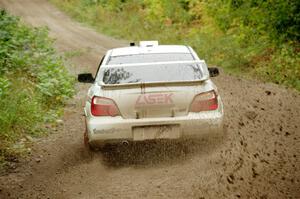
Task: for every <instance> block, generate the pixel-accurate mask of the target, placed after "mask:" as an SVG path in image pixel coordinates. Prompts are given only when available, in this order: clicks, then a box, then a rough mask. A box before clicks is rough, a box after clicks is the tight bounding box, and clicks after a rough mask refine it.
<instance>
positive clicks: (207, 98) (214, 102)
mask: <svg viewBox="0 0 300 199" xmlns="http://www.w3.org/2000/svg"><path fill="white" fill-rule="evenodd" d="M217 108H218V99H217V94H216V93H215V91H209V92H206V93H201V94H198V95H196V96H195V98H194V100H193V102H192V104H191V106H190V112H201V111H212V110H216V109H217Z"/></svg>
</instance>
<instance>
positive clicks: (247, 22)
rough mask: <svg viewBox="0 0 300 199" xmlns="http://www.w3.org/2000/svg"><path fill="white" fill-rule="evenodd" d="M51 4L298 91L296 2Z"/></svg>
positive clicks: (114, 30) (61, 0)
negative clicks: (179, 46) (186, 47)
mask: <svg viewBox="0 0 300 199" xmlns="http://www.w3.org/2000/svg"><path fill="white" fill-rule="evenodd" d="M51 1H52V2H54V3H55V4H56V5H58V6H59V7H61V8H62V9H64V10H65V11H67V12H68V13H70V14H71V15H72V16H74V17H76V18H77V19H79V20H80V21H82V22H85V23H89V24H90V25H92V26H94V27H96V28H97V29H98V30H100V31H101V32H104V33H106V34H109V35H112V36H115V37H118V38H125V39H128V40H130V41H132V40H149V39H151V40H159V41H160V43H166V44H187V45H190V46H192V47H193V48H194V49H195V50H196V51H197V52H198V53H199V55H200V57H201V58H203V59H206V61H207V62H208V63H209V64H214V65H218V66H221V67H224V68H225V69H226V71H229V72H237V73H239V74H250V75H251V74H253V76H255V77H260V78H262V79H266V80H268V81H273V82H275V83H280V84H284V85H287V86H291V87H294V88H297V89H298V90H300V85H299V67H298V66H299V65H300V62H299V48H300V47H299V39H300V38H299V35H300V33H299V30H300V14H299V11H298V10H299V7H300V1H296V0H288V1H284V0H276V1H269V0H267V1H262V0H249V1H248V0H247V1H246V0H162V1H157V0H114V1H104V0H71V1H70V0H51Z"/></svg>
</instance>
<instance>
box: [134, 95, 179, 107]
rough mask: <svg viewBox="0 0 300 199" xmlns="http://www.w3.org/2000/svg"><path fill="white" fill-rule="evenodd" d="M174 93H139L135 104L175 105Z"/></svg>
mask: <svg viewBox="0 0 300 199" xmlns="http://www.w3.org/2000/svg"><path fill="white" fill-rule="evenodd" d="M172 97H173V93H168V94H163V93H155V94H142V95H139V96H138V98H137V100H136V103H135V105H136V106H137V107H138V106H147V105H173V104H174V103H173V99H172Z"/></svg>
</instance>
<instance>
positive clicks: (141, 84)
mask: <svg viewBox="0 0 300 199" xmlns="http://www.w3.org/2000/svg"><path fill="white" fill-rule="evenodd" d="M205 80H207V78H203V79H201V80H193V81H173V82H139V83H128V84H98V85H99V86H101V87H102V89H109V90H110V89H119V88H131V87H132V88H135V87H140V88H145V87H157V86H171V85H173V86H175V85H179V84H180V85H183V84H184V85H185V86H189V85H195V84H201V83H202V82H204V81H205Z"/></svg>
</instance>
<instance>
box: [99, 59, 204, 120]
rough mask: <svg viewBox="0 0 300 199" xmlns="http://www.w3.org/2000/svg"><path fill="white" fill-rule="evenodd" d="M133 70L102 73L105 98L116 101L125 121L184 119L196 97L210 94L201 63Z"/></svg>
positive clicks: (163, 65)
mask: <svg viewBox="0 0 300 199" xmlns="http://www.w3.org/2000/svg"><path fill="white" fill-rule="evenodd" d="M130 66H132V65H130ZM133 66H134V67H129V68H127V67H124V66H122V67H107V68H106V69H105V68H104V69H102V73H103V76H102V78H101V80H103V82H102V92H103V93H102V95H103V96H104V97H107V98H111V99H113V100H114V101H115V103H116V105H117V106H118V108H119V110H120V113H121V115H122V116H123V117H124V118H137V119H140V118H155V117H178V116H183V115H186V114H188V110H189V106H190V104H191V102H192V100H193V98H194V97H195V95H196V94H198V93H201V92H205V91H207V88H206V86H205V85H206V84H205V80H206V79H207V76H206V74H205V71H204V70H203V68H202V66H201V65H199V62H184V63H180V62H176V64H175V65H174V62H170V63H167V64H166V63H163V64H154V65H153V64H151V65H147V64H144V65H142V66H140V65H137V66H136V65H133Z"/></svg>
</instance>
